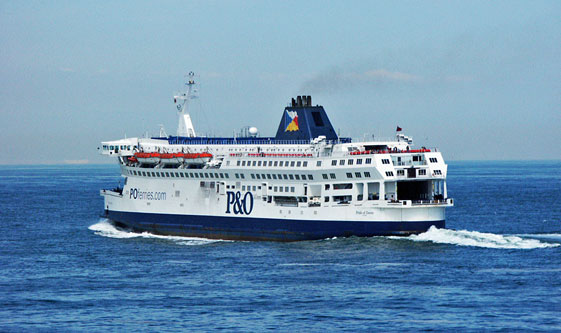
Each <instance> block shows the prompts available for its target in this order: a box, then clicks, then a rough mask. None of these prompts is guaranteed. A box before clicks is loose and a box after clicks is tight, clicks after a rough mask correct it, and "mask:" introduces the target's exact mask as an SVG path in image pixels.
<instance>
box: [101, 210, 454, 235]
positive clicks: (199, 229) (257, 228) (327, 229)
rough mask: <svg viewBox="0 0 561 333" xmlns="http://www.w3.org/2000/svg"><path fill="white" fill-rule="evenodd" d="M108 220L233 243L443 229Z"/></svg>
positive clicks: (113, 216)
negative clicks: (235, 241)
mask: <svg viewBox="0 0 561 333" xmlns="http://www.w3.org/2000/svg"><path fill="white" fill-rule="evenodd" d="M106 215H107V217H108V218H109V219H110V220H113V221H115V222H117V223H120V224H123V225H125V226H126V227H129V228H132V229H133V230H136V231H149V232H152V233H155V234H161V235H177V236H189V237H204V238H212V239H234V240H274V241H297V240H311V239H324V238H330V237H347V236H388V235H399V236H402V235H410V234H417V233H421V232H425V231H427V230H428V229H429V228H430V227H431V226H433V225H434V226H436V227H437V228H444V226H445V223H444V220H439V221H415V222H365V221H318V220H283V219H267V218H249V217H234V216H232V217H224V216H204V215H175V214H154V213H131V212H120V211H111V210H109V211H106Z"/></svg>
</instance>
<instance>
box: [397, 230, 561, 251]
mask: <svg viewBox="0 0 561 333" xmlns="http://www.w3.org/2000/svg"><path fill="white" fill-rule="evenodd" d="M389 238H392V239H407V240H411V241H414V242H432V243H439V244H452V245H459V246H474V247H484V248H493V249H525V250H527V249H539V248H549V247H557V246H560V245H561V244H560V243H558V242H555V241H556V240H557V241H559V240H560V239H556V238H555V237H543V238H542V237H540V235H539V234H536V235H499V234H492V233H484V232H478V231H468V230H451V229H438V228H436V227H434V226H432V227H431V228H430V229H429V230H428V231H427V232H424V233H422V234H418V235H411V236H409V237H405V238H402V237H389ZM545 240H548V241H550V242H546V241H545Z"/></svg>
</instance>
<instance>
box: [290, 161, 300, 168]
mask: <svg viewBox="0 0 561 333" xmlns="http://www.w3.org/2000/svg"><path fill="white" fill-rule="evenodd" d="M292 163H294V162H292ZM301 165H302V162H300V161H298V162H296V167H297V168H299V167H300V166H301Z"/></svg>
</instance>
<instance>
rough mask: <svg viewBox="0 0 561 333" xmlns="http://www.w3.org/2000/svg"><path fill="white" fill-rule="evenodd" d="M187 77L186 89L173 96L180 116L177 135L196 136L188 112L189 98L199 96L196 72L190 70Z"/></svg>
mask: <svg viewBox="0 0 561 333" xmlns="http://www.w3.org/2000/svg"><path fill="white" fill-rule="evenodd" d="M185 77H186V82H185V90H184V91H183V92H180V93H179V94H177V95H175V96H174V97H173V101H174V103H176V104H177V114H178V116H179V123H178V125H177V136H186V137H195V136H196V134H195V127H194V126H193V122H192V121H191V116H190V115H189V112H188V106H189V100H191V99H193V98H196V97H197V96H196V95H197V89H196V88H195V86H196V83H195V73H193V72H189V74H187V75H186V76H185Z"/></svg>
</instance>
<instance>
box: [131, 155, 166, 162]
mask: <svg viewBox="0 0 561 333" xmlns="http://www.w3.org/2000/svg"><path fill="white" fill-rule="evenodd" d="M134 157H136V159H137V160H138V161H139V162H140V163H142V164H158V163H160V153H135V154H134Z"/></svg>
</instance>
